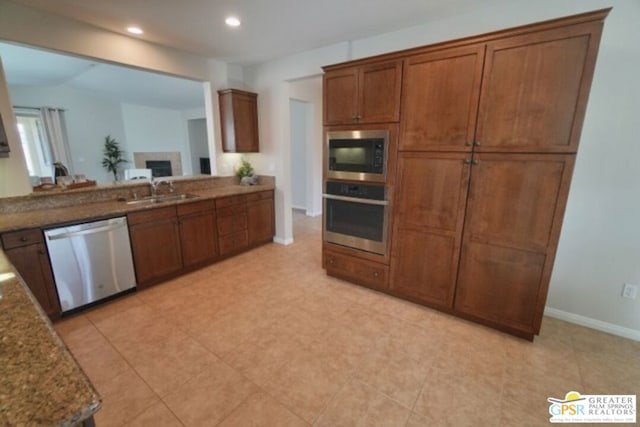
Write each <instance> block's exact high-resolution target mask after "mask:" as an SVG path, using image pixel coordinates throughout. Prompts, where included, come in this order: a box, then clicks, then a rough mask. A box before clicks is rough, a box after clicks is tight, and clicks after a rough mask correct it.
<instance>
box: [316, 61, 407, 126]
mask: <svg viewBox="0 0 640 427" xmlns="http://www.w3.org/2000/svg"><path fill="white" fill-rule="evenodd" d="M401 79H402V62H401V61H387V62H381V63H376V64H372V65H364V66H360V67H349V68H343V69H337V70H332V71H327V72H326V73H325V74H324V77H323V84H324V124H325V125H341V124H353V123H385V122H397V121H398V118H399V115H400V90H401Z"/></svg>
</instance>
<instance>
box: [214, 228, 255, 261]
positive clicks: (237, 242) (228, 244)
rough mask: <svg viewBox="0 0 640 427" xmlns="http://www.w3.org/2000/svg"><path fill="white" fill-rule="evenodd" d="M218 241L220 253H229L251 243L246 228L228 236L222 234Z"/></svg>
mask: <svg viewBox="0 0 640 427" xmlns="http://www.w3.org/2000/svg"><path fill="white" fill-rule="evenodd" d="M218 243H219V246H220V255H227V254H230V253H233V252H236V251H240V250H242V249H244V248H246V247H247V246H248V245H249V235H248V233H247V231H246V230H244V231H240V232H237V233H233V234H229V235H227V236H220V238H219V239H218Z"/></svg>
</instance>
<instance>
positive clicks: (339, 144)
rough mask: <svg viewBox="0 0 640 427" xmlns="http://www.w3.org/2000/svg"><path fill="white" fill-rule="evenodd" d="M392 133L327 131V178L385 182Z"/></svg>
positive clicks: (383, 130) (377, 131) (384, 130)
mask: <svg viewBox="0 0 640 427" xmlns="http://www.w3.org/2000/svg"><path fill="white" fill-rule="evenodd" d="M389 134H390V132H389V130H388V129H381V130H347V131H345V130H342V131H328V132H327V134H326V138H327V141H326V149H325V153H326V154H325V156H326V157H325V176H326V178H327V179H348V180H352V181H373V182H384V181H385V180H386V175H387V151H388V149H389Z"/></svg>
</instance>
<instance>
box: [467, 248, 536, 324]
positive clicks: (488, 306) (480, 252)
mask: <svg viewBox="0 0 640 427" xmlns="http://www.w3.org/2000/svg"><path fill="white" fill-rule="evenodd" d="M545 261H546V256H545V254H544V253H536V252H529V251H526V250H520V249H513V248H508V247H501V246H497V245H491V244H483V243H477V242H470V243H468V244H465V246H464V250H463V257H462V259H461V262H460V276H459V279H458V291H457V295H456V303H455V308H456V310H458V311H460V312H463V313H467V314H471V315H474V316H477V317H480V318H482V319H486V320H490V321H492V322H496V323H500V324H503V325H505V326H509V327H512V328H515V329H519V330H522V331H525V332H532V329H533V322H534V318H535V313H536V302H537V300H538V298H539V296H540V295H539V290H540V288H541V287H542V283H541V281H542V280H543V272H544V267H545Z"/></svg>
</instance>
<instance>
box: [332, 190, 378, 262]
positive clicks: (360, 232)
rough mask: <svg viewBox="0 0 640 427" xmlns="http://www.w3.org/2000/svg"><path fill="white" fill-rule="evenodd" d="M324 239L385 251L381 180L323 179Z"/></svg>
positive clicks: (363, 248) (368, 249)
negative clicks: (324, 190)
mask: <svg viewBox="0 0 640 427" xmlns="http://www.w3.org/2000/svg"><path fill="white" fill-rule="evenodd" d="M323 198H324V240H325V241H326V242H329V243H334V244H337V245H342V246H347V247H350V248H355V249H360V250H363V251H368V252H373V253H376V254H380V255H384V254H385V253H386V250H387V218H388V215H389V212H388V203H389V202H388V201H387V195H386V189H385V186H384V185H383V184H360V183H358V184H353V183H345V182H337V181H327V182H326V192H325V193H324V194H323Z"/></svg>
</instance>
